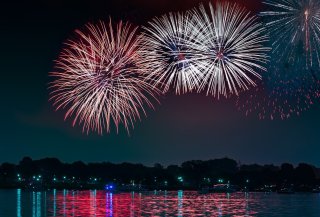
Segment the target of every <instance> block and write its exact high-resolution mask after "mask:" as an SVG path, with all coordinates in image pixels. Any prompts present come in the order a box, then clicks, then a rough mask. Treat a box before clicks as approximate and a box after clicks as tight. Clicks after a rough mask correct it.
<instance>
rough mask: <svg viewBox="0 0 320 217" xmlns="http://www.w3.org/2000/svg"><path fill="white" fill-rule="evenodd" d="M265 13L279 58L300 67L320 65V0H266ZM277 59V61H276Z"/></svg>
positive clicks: (316, 66) (263, 15)
mask: <svg viewBox="0 0 320 217" xmlns="http://www.w3.org/2000/svg"><path fill="white" fill-rule="evenodd" d="M263 3H264V4H265V5H266V7H267V8H268V9H266V10H265V11H264V12H262V13H261V15H262V17H263V18H264V19H265V21H266V26H267V28H268V30H269V32H270V35H271V38H272V47H273V52H274V53H275V55H277V56H278V61H282V60H283V61H287V62H289V63H290V64H295V65H296V67H300V68H302V67H304V68H306V69H308V68H319V67H320V59H319V54H320V53H319V52H320V2H319V1H318V0H290V1H289V0H264V2H263ZM275 61H277V60H275Z"/></svg>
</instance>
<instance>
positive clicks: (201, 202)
mask: <svg viewBox="0 0 320 217" xmlns="http://www.w3.org/2000/svg"><path fill="white" fill-rule="evenodd" d="M0 216H1V217H13V216H17V217H28V216H31V217H41V216H83V217H89V216H104V217H106V216H114V217H133V216H181V217H182V216H217V217H220V216H247V217H249V216H265V217H270V216H279V217H280V216H281V217H289V216H290V217H309V216H310V217H313V216H314V217H319V216H320V195H319V194H292V195H280V194H277V193H234V194H198V193H197V192H192V191H172V192H166V191H154V192H146V193H134V192H132V193H118V194H112V193H108V192H105V191H95V190H92V191H68V190H63V191H57V190H50V191H46V192H32V191H24V190H20V189H18V190H0Z"/></svg>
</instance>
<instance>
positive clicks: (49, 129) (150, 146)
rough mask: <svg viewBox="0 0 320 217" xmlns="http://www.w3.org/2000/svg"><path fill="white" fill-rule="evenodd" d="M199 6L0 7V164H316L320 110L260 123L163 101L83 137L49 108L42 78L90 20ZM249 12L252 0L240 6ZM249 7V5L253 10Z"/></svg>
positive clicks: (224, 108) (127, 2)
mask: <svg viewBox="0 0 320 217" xmlns="http://www.w3.org/2000/svg"><path fill="white" fill-rule="evenodd" d="M198 2H201V1H200V0H199V1H197V0H187V1H186V0H165V1H163V0H105V1H102V0H100V1H98V0H94V1H79V0H78V1H73V0H72V1H66V0H46V1H39V2H36V1H22V2H14V3H11V5H2V9H4V13H1V16H3V17H2V18H1V20H0V22H1V35H0V37H1V44H2V46H1V51H2V52H1V65H2V66H1V75H2V78H1V81H2V82H1V86H0V88H1V91H0V93H1V107H0V110H1V113H0V114H1V115H0V116H1V125H0V132H1V137H0V163H1V162H5V161H9V162H18V161H19V160H20V159H21V158H22V157H23V156H30V157H32V158H34V159H38V158H42V157H57V158H60V159H61V160H63V161H67V162H72V161H75V160H83V161H86V162H92V161H94V162H97V161H111V162H123V161H127V162H140V163H145V164H149V165H150V164H153V163H156V162H159V163H163V164H169V163H181V162H182V161H184V160H191V159H210V158H220V157H225V156H228V157H231V158H234V159H236V160H239V161H241V162H243V163H253V162H255V163H275V164H279V163H282V162H291V163H294V164H296V163H299V162H307V163H312V164H315V165H317V166H320V160H319V151H320V134H319V132H320V127H319V123H320V115H319V104H315V105H314V106H313V107H312V109H311V110H310V111H308V112H306V113H304V114H302V115H301V116H300V117H294V118H292V119H289V120H287V121H279V120H275V121H259V120H257V119H256V118H255V117H249V118H247V117H245V116H244V115H243V114H242V113H240V112H238V111H237V109H236V107H235V106H234V104H235V103H234V101H233V100H219V101H218V100H216V99H214V98H212V97H206V96H204V95H202V94H197V95H196V94H194V95H184V96H179V97H178V96H174V95H169V96H167V97H166V98H164V99H162V100H161V105H159V106H157V107H156V111H155V112H152V111H150V112H148V117H147V118H145V119H143V120H142V122H138V123H136V125H135V127H136V128H135V130H132V131H131V136H128V135H127V134H126V132H124V131H121V132H120V133H119V134H118V135H117V134H116V133H115V132H113V133H111V134H105V135H104V136H97V135H89V136H87V135H83V134H82V133H81V130H80V129H77V128H72V127H71V123H70V122H68V121H67V122H64V121H63V114H62V113H59V112H58V113H57V112H54V110H53V108H52V107H51V104H50V102H48V90H47V87H48V82H49V78H48V72H49V71H51V70H53V65H54V64H53V60H54V59H55V58H57V56H58V54H59V51H60V50H61V47H62V43H63V42H64V41H65V40H66V39H67V38H68V37H70V36H71V35H72V33H73V31H74V29H76V28H80V27H81V26H82V25H84V24H85V23H86V22H88V21H97V20H98V19H108V17H109V16H112V17H113V18H115V19H120V18H122V19H124V20H130V21H131V22H133V23H136V24H144V23H146V21H147V20H148V19H150V18H151V17H153V16H156V15H160V14H161V13H164V12H168V11H171V10H184V9H189V8H191V7H192V6H194V5H197V4H198ZM242 2H246V5H247V7H249V8H250V9H251V10H258V9H259V7H261V5H260V3H259V2H258V1H254V0H252V1H251V0H250V1H248V0H242ZM253 2H255V3H254V4H253Z"/></svg>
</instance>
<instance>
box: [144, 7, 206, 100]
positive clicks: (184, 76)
mask: <svg viewBox="0 0 320 217" xmlns="http://www.w3.org/2000/svg"><path fill="white" fill-rule="evenodd" d="M190 19H191V14H190V13H189V12H187V13H170V14H168V15H164V16H162V17H160V18H155V19H153V20H152V21H151V22H149V25H148V26H146V27H144V30H145V33H144V39H145V43H144V46H142V47H141V49H140V54H141V56H143V59H144V60H145V62H144V66H145V68H144V70H145V71H146V72H148V73H149V76H148V77H149V80H150V82H151V83H152V84H153V85H155V86H160V87H161V89H162V91H163V92H164V93H166V92H168V91H169V89H170V88H171V87H173V88H174V89H175V91H176V93H177V94H180V93H186V92H191V91H192V90H194V89H197V88H198V86H199V82H200V78H201V73H202V69H201V68H199V67H200V66H201V64H200V63H199V56H197V54H196V53H195V52H194V49H193V46H192V45H193V44H191V42H192V41H194V40H195V37H196V32H195V29H194V26H192V25H191V23H190Z"/></svg>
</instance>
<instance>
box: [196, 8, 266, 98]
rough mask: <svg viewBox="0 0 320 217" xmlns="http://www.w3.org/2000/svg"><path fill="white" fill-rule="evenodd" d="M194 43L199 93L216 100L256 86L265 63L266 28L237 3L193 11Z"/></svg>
mask: <svg viewBox="0 0 320 217" xmlns="http://www.w3.org/2000/svg"><path fill="white" fill-rule="evenodd" d="M193 14H194V15H193V16H194V19H193V23H194V26H195V27H196V29H197V30H196V32H200V34H196V35H197V37H196V38H197V40H196V41H195V43H193V44H194V45H195V44H196V46H194V47H195V48H196V49H197V53H199V54H201V56H202V57H201V61H200V62H199V64H201V67H199V68H201V69H205V70H204V71H203V78H202V82H201V85H200V90H199V91H201V90H204V89H207V94H208V95H209V94H211V95H214V96H217V97H219V96H220V95H224V96H226V97H227V96H228V95H230V94H237V95H238V93H239V90H247V89H249V87H250V86H255V85H256V84H255V80H256V79H261V75H260V73H261V72H263V71H265V70H266V69H265V67H264V64H265V63H266V62H267V61H268V55H267V52H268V51H269V50H270V49H269V48H268V47H266V46H265V42H266V41H268V36H267V34H266V31H265V28H264V27H263V25H262V24H260V23H259V22H257V18H256V17H255V16H251V15H250V12H248V11H247V10H245V9H244V8H242V7H240V6H238V5H237V4H230V3H217V4H216V5H215V7H214V6H213V5H212V4H209V12H207V11H206V9H205V8H204V6H203V5H200V8H199V10H195V11H194V12H193Z"/></svg>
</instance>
